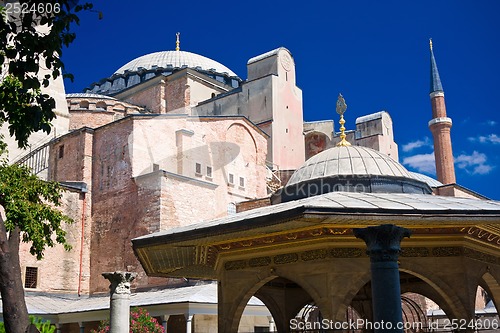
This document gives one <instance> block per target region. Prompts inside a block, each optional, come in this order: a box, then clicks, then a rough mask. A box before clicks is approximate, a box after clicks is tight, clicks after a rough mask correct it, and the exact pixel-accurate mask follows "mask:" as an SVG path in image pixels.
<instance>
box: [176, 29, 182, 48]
mask: <svg viewBox="0 0 500 333" xmlns="http://www.w3.org/2000/svg"><path fill="white" fill-rule="evenodd" d="M180 35H181V33H180V32H178V33H176V34H175V36H177V41H176V42H175V50H176V51H180V50H181V48H180V45H181V41H180V39H179V36H180Z"/></svg>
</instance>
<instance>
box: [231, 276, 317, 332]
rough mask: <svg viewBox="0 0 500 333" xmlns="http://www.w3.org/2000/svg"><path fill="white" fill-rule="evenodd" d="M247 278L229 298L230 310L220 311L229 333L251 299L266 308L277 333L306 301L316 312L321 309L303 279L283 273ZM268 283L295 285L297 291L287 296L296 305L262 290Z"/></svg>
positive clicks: (315, 296) (314, 291)
mask: <svg viewBox="0 0 500 333" xmlns="http://www.w3.org/2000/svg"><path fill="white" fill-rule="evenodd" d="M250 276H251V277H250V278H249V279H247V280H246V281H244V282H243V281H241V279H240V282H243V283H242V285H240V288H239V289H238V292H237V294H231V295H230V298H231V303H232V304H231V309H226V310H224V315H225V316H226V321H227V320H229V321H230V322H227V323H226V325H225V327H226V328H229V327H230V330H229V332H233V331H234V332H235V331H236V330H237V328H238V325H239V322H240V319H241V316H242V314H243V310H244V309H245V306H246V305H247V303H248V301H249V300H250V298H251V297H252V296H255V297H257V298H259V299H260V300H261V301H262V302H263V303H264V304H265V305H266V306H267V307H268V309H269V311H270V312H271V314H272V315H273V318H274V321H275V324H276V327H278V331H280V328H281V330H284V329H286V328H288V327H289V320H290V319H292V318H293V317H292V316H295V315H296V314H297V313H298V312H299V311H300V309H301V308H302V306H304V305H305V304H307V302H311V301H312V302H314V303H315V304H316V306H318V307H319V308H320V311H321V310H322V306H325V304H324V303H323V305H322V302H321V299H320V295H319V293H318V292H317V291H316V290H315V289H314V288H312V286H311V285H310V284H309V283H307V281H306V280H304V279H300V278H299V279H297V277H296V276H290V275H289V274H287V273H286V272H284V274H276V273H272V274H269V275H268V276H266V277H263V276H262V274H252V275H250ZM272 281H278V282H280V283H281V282H287V281H288V282H291V283H293V284H296V285H298V286H299V287H300V288H299V289H300V290H297V291H296V293H295V294H294V295H293V297H290V299H292V300H293V301H294V302H296V304H294V303H293V302H291V301H288V302H283V301H282V300H281V301H280V300H279V299H278V297H276V295H273V294H272V293H270V292H269V290H266V288H269V286H270V285H271V284H270V282H272ZM285 303H286V304H285ZM284 307H286V308H284Z"/></svg>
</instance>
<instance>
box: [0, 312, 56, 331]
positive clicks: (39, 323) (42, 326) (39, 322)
mask: <svg viewBox="0 0 500 333" xmlns="http://www.w3.org/2000/svg"><path fill="white" fill-rule="evenodd" d="M30 323H31V324H34V325H35V326H36V328H38V330H39V331H40V333H54V332H55V331H56V326H55V325H51V324H50V320H45V319H43V318H40V317H34V316H30ZM0 333H5V326H4V323H3V322H1V321H0Z"/></svg>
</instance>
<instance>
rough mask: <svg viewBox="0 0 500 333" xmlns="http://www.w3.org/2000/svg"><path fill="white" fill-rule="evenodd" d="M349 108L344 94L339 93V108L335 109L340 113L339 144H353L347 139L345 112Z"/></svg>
mask: <svg viewBox="0 0 500 333" xmlns="http://www.w3.org/2000/svg"><path fill="white" fill-rule="evenodd" d="M346 110H347V104H346V103H345V99H344V97H343V96H342V94H339V97H338V98H337V108H336V109H335V111H337V113H338V114H339V115H340V120H339V124H340V142H339V143H337V146H338V147H340V146H350V145H351V144H350V143H349V142H348V141H347V140H346V139H345V137H346V135H345V127H344V124H345V120H344V113H345V111H346Z"/></svg>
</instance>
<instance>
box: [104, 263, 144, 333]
mask: <svg viewBox="0 0 500 333" xmlns="http://www.w3.org/2000/svg"><path fill="white" fill-rule="evenodd" d="M102 276H104V277H105V278H106V279H108V280H109V282H111V284H110V286H109V290H110V294H111V296H110V298H111V300H110V303H111V304H110V309H109V312H110V316H109V325H110V330H109V331H110V333H129V330H130V282H131V281H132V280H133V279H135V277H136V276H137V273H131V272H120V271H117V272H108V273H102Z"/></svg>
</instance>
